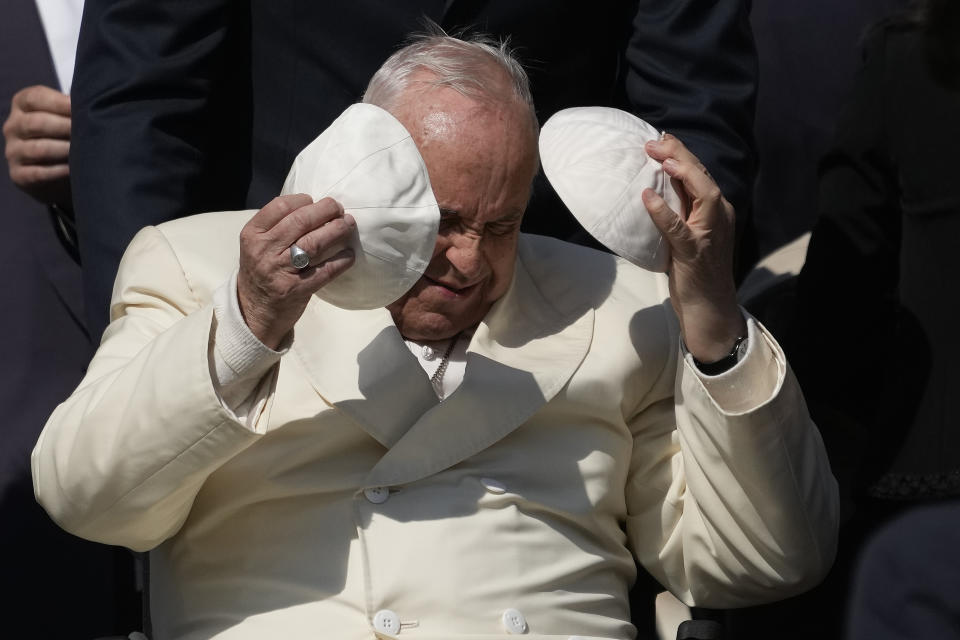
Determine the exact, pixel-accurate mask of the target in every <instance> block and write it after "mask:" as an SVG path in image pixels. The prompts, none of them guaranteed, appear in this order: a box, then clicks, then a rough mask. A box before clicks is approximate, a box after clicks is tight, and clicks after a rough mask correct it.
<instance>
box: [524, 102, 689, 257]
mask: <svg viewBox="0 0 960 640" xmlns="http://www.w3.org/2000/svg"><path fill="white" fill-rule="evenodd" d="M659 138H660V133H659V132H658V131H657V130H656V129H655V128H654V127H652V126H651V125H649V124H647V123H646V122H644V121H643V120H641V119H640V118H638V117H636V116H634V115H632V114H630V113H627V112H626V111H621V110H620V109H612V108H609V107H574V108H572V109H564V110H563V111H558V112H557V113H555V114H554V115H553V116H551V117H550V119H549V120H547V123H546V124H545V125H543V129H542V130H541V132H540V162H541V164H542V165H543V171H544V173H545V174H546V175H547V179H549V180H550V184H551V185H553V188H554V189H555V190H556V192H557V195H559V196H560V199H561V200H563V203H564V204H565V205H567V208H568V209H570V212H571V213H572V214H573V215H574V216H575V217H576V218H577V220H578V221H579V222H580V224H581V225H583V227H584V229H586V230H587V231H588V232H589V233H590V235H592V236H593V237H594V238H596V239H597V240H599V241H600V242H601V243H603V244H604V245H605V246H607V247H608V248H609V249H610V250H611V251H613V252H614V253H616V254H617V255H619V256H622V257H624V258H626V259H627V260H629V261H630V262H632V263H633V264H635V265H637V266H639V267H643V268H644V269H647V270H650V271H666V270H667V267H668V266H669V264H670V247H669V245H668V244H667V242H666V241H665V240H664V239H663V236H662V235H661V234H660V231H659V230H658V229H657V228H656V227H655V226H654V224H653V221H652V220H651V219H650V215H649V214H648V213H647V208H646V207H645V206H644V204H643V199H642V198H641V197H640V194H641V193H643V190H644V189H647V188H650V189H653V190H654V191H656V192H657V193H658V194H660V196H661V197H662V198H663V199H664V200H666V202H667V204H668V205H669V206H670V208H671V209H673V210H674V211H676V212H678V213H681V201H680V196H679V195H678V194H677V192H676V191H675V190H674V188H673V185H672V184H671V183H670V176H668V175H667V174H666V173H664V171H663V167H662V166H661V165H660V163H659V162H657V161H656V160H654V159H652V158H651V157H649V156H648V155H647V152H646V151H645V150H644V148H643V145H644V144H645V143H646V142H647V141H649V140H658V139H659Z"/></svg>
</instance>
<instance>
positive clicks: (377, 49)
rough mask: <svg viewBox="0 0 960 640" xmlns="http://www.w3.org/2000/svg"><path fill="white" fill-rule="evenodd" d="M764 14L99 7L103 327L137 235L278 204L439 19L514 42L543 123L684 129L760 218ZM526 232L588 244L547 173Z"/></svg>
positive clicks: (86, 126) (632, 7)
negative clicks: (759, 28)
mask: <svg viewBox="0 0 960 640" xmlns="http://www.w3.org/2000/svg"><path fill="white" fill-rule="evenodd" d="M748 10H749V1H747V0H737V1H720V0H715V1H713V2H709V3H707V2H702V1H697V0H673V1H671V2H656V1H654V0H601V1H600V2H593V3H589V4H587V3H557V2H552V1H550V0H532V1H529V2H522V3H518V2H510V1H507V0H489V1H486V2H479V1H471V0H421V1H419V2H394V3H382V2H373V1H372V0H335V1H331V2H323V3H299V4H297V3H289V2H273V1H271V2H267V1H264V0H248V1H247V2H227V1H226V0H195V1H193V2H190V3H175V4H174V3H157V2H151V1H149V0H109V1H108V0H90V1H88V2H87V5H86V8H85V15H84V21H83V29H82V32H81V36H80V43H79V48H78V60H77V70H76V75H75V90H74V96H73V108H74V111H73V113H74V131H73V135H74V140H73V147H72V149H71V161H72V164H73V174H72V179H73V187H74V197H75V203H76V209H77V223H78V232H79V239H80V252H81V255H82V256H83V259H84V270H85V287H86V300H87V313H88V317H89V319H90V323H91V324H90V327H91V330H92V331H93V332H94V334H95V335H96V334H98V333H99V331H100V330H101V329H102V327H103V326H104V325H105V324H106V321H107V312H108V301H109V298H110V291H111V287H112V283H113V278H114V275H115V272H116V267H117V263H118V261H119V258H120V255H121V253H122V251H123V249H124V248H125V247H126V245H127V243H128V241H129V240H130V238H131V237H132V236H133V235H134V233H135V232H136V231H137V230H138V229H140V228H141V227H143V226H144V225H148V224H156V223H159V222H162V221H164V220H169V219H172V218H177V217H180V216H184V215H187V214H193V213H198V212H201V211H209V210H223V209H242V208H259V207H262V206H263V205H264V204H265V203H266V202H267V201H269V200H270V199H271V198H272V197H273V196H275V195H276V194H277V193H278V192H279V189H280V186H281V184H282V182H283V179H284V177H285V175H286V172H287V171H288V169H289V167H290V164H291V162H292V160H293V158H294V156H295V155H296V154H297V153H298V152H299V151H300V150H301V149H302V148H303V147H304V146H305V145H306V144H307V143H308V142H309V141H311V140H312V139H313V138H314V137H315V136H316V135H317V134H318V133H319V132H320V131H321V130H323V129H324V128H325V127H326V126H327V125H328V124H329V123H330V122H331V121H332V120H333V119H334V118H335V117H336V116H337V115H339V114H340V113H341V112H342V111H343V110H344V109H345V108H346V107H347V106H348V105H349V104H351V103H353V102H356V101H358V100H359V99H360V97H361V93H362V91H363V86H364V83H365V81H366V79H367V78H369V77H370V75H371V74H372V73H373V71H374V70H375V69H376V68H377V67H378V66H379V65H380V64H381V63H382V62H383V61H384V60H385V59H386V58H387V57H388V56H389V55H390V54H391V53H392V52H393V51H394V50H395V49H396V48H397V47H398V45H399V44H400V43H401V42H402V41H403V40H404V38H405V37H406V36H407V34H409V33H411V32H413V31H417V30H422V28H423V19H424V18H428V19H430V20H433V21H435V22H436V23H438V24H440V25H441V26H442V27H444V28H445V29H447V30H449V31H451V32H456V31H457V30H458V29H460V28H461V27H467V26H474V27H475V28H476V29H478V30H479V31H482V32H486V33H489V34H491V35H494V36H505V35H509V36H510V37H511V39H512V43H513V45H515V46H516V47H517V48H518V50H519V54H520V57H521V59H522V60H523V61H525V63H526V65H527V67H528V69H529V73H530V76H531V81H532V86H533V93H534V98H535V100H536V104H537V105H538V107H539V113H538V115H539V117H540V119H541V121H543V120H545V119H546V118H547V117H549V116H550V115H551V114H553V113H554V112H555V111H557V110H559V109H561V108H564V107H571V106H582V105H606V106H616V107H621V108H625V109H628V110H631V111H633V112H634V113H636V114H637V115H639V116H640V117H642V118H644V119H646V120H648V121H650V122H651V123H652V124H654V125H655V126H657V127H659V128H661V129H665V130H668V131H670V132H672V133H673V134H674V135H676V136H677V137H678V138H680V139H682V140H683V141H684V143H685V144H686V145H687V146H688V147H689V148H690V149H691V151H693V152H694V153H695V154H696V155H697V156H698V157H699V158H701V159H702V161H703V162H704V164H705V165H706V166H707V168H708V169H709V170H710V172H711V174H712V175H713V176H714V177H715V178H716V180H717V182H718V183H719V185H720V187H721V189H722V190H723V193H724V194H725V195H726V196H727V198H728V199H729V200H730V201H731V202H732V203H733V204H734V206H735V207H736V208H737V210H738V211H740V212H745V211H746V210H747V203H748V198H749V196H748V194H749V190H750V187H751V184H752V176H753V151H752V143H751V136H752V134H751V127H752V115H753V103H754V95H755V88H756V59H755V54H754V49H753V39H752V34H751V32H750V28H749V23H748ZM558 212H560V213H558ZM525 230H526V231H531V232H536V233H547V234H549V235H553V236H557V237H563V238H571V237H574V238H575V239H580V240H584V239H585V235H584V234H583V232H582V230H581V229H580V228H579V225H577V224H576V222H575V221H574V219H573V218H572V216H570V215H569V214H566V213H565V209H564V208H563V206H562V204H560V202H559V199H558V198H556V197H555V195H554V194H553V193H552V190H550V188H549V187H548V186H547V183H546V181H545V180H543V179H541V180H540V181H538V183H537V187H536V189H535V193H534V196H533V199H532V202H531V205H530V209H529V210H528V213H527V219H526V226H525ZM578 234H580V235H579V236H578Z"/></svg>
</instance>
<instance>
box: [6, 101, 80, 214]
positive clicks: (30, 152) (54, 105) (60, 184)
mask: <svg viewBox="0 0 960 640" xmlns="http://www.w3.org/2000/svg"><path fill="white" fill-rule="evenodd" d="M3 136H4V138H6V156H7V164H8V165H9V167H10V179H11V180H12V181H13V183H14V184H15V185H17V186H18V187H20V188H21V189H22V190H24V191H26V192H27V193H28V194H30V195H31V196H32V197H33V198H34V199H36V200H39V201H40V202H42V203H44V204H56V205H59V206H61V207H63V208H65V209H68V210H72V206H71V197H70V167H69V165H68V163H67V159H68V156H69V155H70V96H67V95H64V94H63V93H60V92H59V91H57V90H56V89H51V88H50V87H44V86H42V85H35V86H32V87H27V88H25V89H21V90H20V91H18V92H17V93H15V94H14V96H13V100H12V101H11V102H10V116H9V117H8V118H7V121H6V122H4V123H3Z"/></svg>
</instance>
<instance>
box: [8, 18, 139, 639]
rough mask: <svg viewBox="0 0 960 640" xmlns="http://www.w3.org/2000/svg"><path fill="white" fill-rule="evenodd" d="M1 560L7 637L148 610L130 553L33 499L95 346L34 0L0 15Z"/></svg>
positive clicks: (123, 622) (63, 113)
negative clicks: (34, 465) (0, 276)
mask: <svg viewBox="0 0 960 640" xmlns="http://www.w3.org/2000/svg"><path fill="white" fill-rule="evenodd" d="M0 60H3V64H2V65H0V122H4V123H5V126H4V128H3V132H4V136H5V138H6V144H5V147H6V154H5V158H4V159H3V160H0V162H2V167H0V220H2V225H3V229H4V232H3V233H2V234H0V269H2V271H3V273H4V281H3V286H2V293H3V296H2V298H3V303H4V308H5V311H4V312H3V313H0V341H2V351H3V354H4V355H3V366H0V403H2V406H3V407H4V419H3V422H2V439H3V446H0V522H2V523H3V524H2V526H0V567H2V568H3V583H4V585H5V587H6V588H5V589H4V595H3V601H2V602H3V603H2V605H0V612H2V620H3V622H2V625H3V626H2V628H3V633H4V636H5V637H24V638H27V637H31V638H64V637H68V638H79V639H83V638H92V637H95V636H102V635H107V634H111V633H119V632H124V631H129V630H130V629H132V628H133V626H132V625H134V624H135V621H136V619H137V617H138V612H137V602H136V596H135V594H134V593H133V567H132V556H131V554H130V553H129V552H126V551H123V550H118V549H115V548H111V547H107V546H103V545H96V544H92V543H90V542H87V541H84V540H81V539H79V538H75V537H73V536H71V535H68V534H65V533H64V532H63V531H62V530H61V529H60V528H59V527H57V526H56V525H55V524H54V523H53V522H52V521H51V520H50V518H49V517H48V516H47V515H46V514H45V513H44V511H43V509H41V508H40V506H39V505H37V503H36V502H35V500H34V496H33V485H32V481H31V477H30V451H31V450H32V449H33V446H34V444H35V443H36V441H37V436H38V435H39V434H40V431H41V429H42V428H43V424H44V422H46V419H47V416H49V414H50V412H51V411H52V410H53V408H54V407H55V406H56V405H57V404H58V403H59V402H60V401H61V400H62V399H63V398H64V397H66V396H67V395H69V394H70V392H71V391H72V390H73V388H74V387H75V386H76V385H77V384H78V383H79V382H80V379H81V378H82V377H83V373H84V371H85V370H86V364H87V362H88V361H89V358H90V355H91V353H92V345H91V341H90V337H89V334H88V333H87V331H86V329H85V327H84V322H83V298H82V290H81V283H80V265H79V263H78V262H77V259H76V258H77V256H76V250H75V247H74V246H73V244H72V240H71V237H70V234H69V228H70V219H69V211H70V191H69V188H70V185H69V180H68V172H69V170H68V168H67V149H68V147H69V144H70V142H69V138H70V99H69V98H68V97H67V96H66V95H64V94H63V93H61V92H60V91H59V90H58V89H55V88H53V87H59V86H60V85H59V83H58V80H57V75H56V74H55V72H54V67H53V63H52V59H51V54H50V51H49V50H48V47H47V39H46V35H45V33H44V29H43V26H42V24H41V21H40V17H39V15H38V12H37V7H36V5H35V4H34V2H33V0H9V2H6V3H5V4H4V7H3V18H2V20H0Z"/></svg>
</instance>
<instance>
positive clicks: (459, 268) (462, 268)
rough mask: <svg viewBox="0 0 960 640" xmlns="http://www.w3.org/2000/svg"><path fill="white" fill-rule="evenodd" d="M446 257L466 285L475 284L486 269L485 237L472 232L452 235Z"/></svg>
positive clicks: (449, 238)
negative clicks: (484, 255)
mask: <svg viewBox="0 0 960 640" xmlns="http://www.w3.org/2000/svg"><path fill="white" fill-rule="evenodd" d="M448 241H449V245H448V246H447V248H446V250H445V252H444V255H445V256H446V258H447V262H449V263H450V266H452V267H453V268H454V270H455V271H456V272H457V274H458V275H459V276H460V277H461V278H462V279H463V280H464V283H465V284H473V283H475V282H477V281H478V280H479V279H480V278H482V277H483V276H484V271H485V269H486V266H485V264H486V263H485V260H484V257H483V251H482V249H481V243H482V242H483V236H482V235H481V234H478V233H474V232H472V231H465V232H460V233H452V234H450V235H449V236H448Z"/></svg>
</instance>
